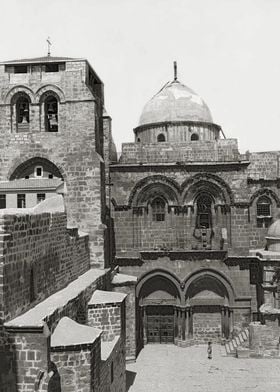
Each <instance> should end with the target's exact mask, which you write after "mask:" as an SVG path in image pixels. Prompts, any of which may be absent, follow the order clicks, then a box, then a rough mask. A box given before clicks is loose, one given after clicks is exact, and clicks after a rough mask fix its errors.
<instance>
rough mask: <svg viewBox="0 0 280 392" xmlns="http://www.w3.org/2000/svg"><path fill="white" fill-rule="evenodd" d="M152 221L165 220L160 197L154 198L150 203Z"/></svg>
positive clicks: (163, 206)
mask: <svg viewBox="0 0 280 392" xmlns="http://www.w3.org/2000/svg"><path fill="white" fill-rule="evenodd" d="M151 207H152V214H153V221H156V222H163V221H164V220H165V201H164V200H163V199H162V198H161V197H156V198H155V199H154V200H153V201H152V203H151Z"/></svg>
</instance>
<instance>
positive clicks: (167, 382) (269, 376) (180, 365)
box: [127, 345, 280, 392]
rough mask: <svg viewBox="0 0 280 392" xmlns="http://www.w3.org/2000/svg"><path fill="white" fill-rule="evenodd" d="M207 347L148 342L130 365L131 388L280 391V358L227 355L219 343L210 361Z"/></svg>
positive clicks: (142, 391)
mask: <svg viewBox="0 0 280 392" xmlns="http://www.w3.org/2000/svg"><path fill="white" fill-rule="evenodd" d="M206 350H207V348H206V346H195V347H189V348H180V347H176V346H174V345H147V346H146V347H145V348H144V350H142V351H141V353H140V354H139V356H138V359H137V362H136V363H131V364H128V365H127V391H129V392H181V391H189V392H206V391H207V392H245V391H246V392H250V391H254V392H266V391H280V371H279V370H280V359H274V360H273V359H236V358H232V357H225V356H223V355H224V351H223V350H224V349H223V347H221V346H218V345H217V346H213V359H212V360H209V359H207V352H206Z"/></svg>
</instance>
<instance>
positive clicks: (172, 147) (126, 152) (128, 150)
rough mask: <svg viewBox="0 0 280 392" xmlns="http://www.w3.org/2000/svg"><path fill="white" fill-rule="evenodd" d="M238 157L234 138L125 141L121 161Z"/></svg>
mask: <svg viewBox="0 0 280 392" xmlns="http://www.w3.org/2000/svg"><path fill="white" fill-rule="evenodd" d="M237 159H240V158H239V152H238V147H237V141H236V140H235V139H219V140H211V141H199V142H198V143H191V142H189V143H187V142H186V143H183V142H182V143H176V142H173V143H168V142H164V143H160V144H159V143H149V144H144V143H125V144H123V146H122V155H121V159H120V162H121V163H139V162H142V163H148V162H153V163H159V162H160V163H163V162H186V161H191V162H201V161H235V160H237Z"/></svg>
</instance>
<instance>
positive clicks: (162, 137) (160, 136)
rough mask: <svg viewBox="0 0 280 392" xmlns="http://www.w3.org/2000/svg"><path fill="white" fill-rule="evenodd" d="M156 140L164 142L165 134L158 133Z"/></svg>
mask: <svg viewBox="0 0 280 392" xmlns="http://www.w3.org/2000/svg"><path fill="white" fill-rule="evenodd" d="M157 141H158V142H165V136H164V134H163V133H160V134H159V135H158V137H157Z"/></svg>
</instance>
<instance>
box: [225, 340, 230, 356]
mask: <svg viewBox="0 0 280 392" xmlns="http://www.w3.org/2000/svg"><path fill="white" fill-rule="evenodd" d="M225 349H226V354H230V353H231V351H230V347H229V343H226V344H225Z"/></svg>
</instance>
